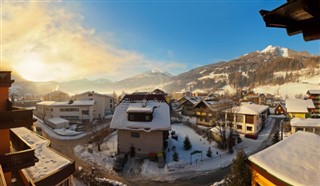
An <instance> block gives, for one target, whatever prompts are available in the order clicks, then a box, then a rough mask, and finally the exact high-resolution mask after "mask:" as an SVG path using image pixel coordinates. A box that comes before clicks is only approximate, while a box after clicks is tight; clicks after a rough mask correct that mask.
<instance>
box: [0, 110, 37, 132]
mask: <svg viewBox="0 0 320 186" xmlns="http://www.w3.org/2000/svg"><path fill="white" fill-rule="evenodd" d="M32 123H33V120H32V110H26V109H22V108H16V107H14V108H13V110H12V111H4V112H0V129H9V128H16V127H28V128H30V127H31V125H32Z"/></svg>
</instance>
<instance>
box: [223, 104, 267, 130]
mask: <svg viewBox="0 0 320 186" xmlns="http://www.w3.org/2000/svg"><path fill="white" fill-rule="evenodd" d="M224 112H225V116H226V118H227V119H226V120H229V121H230V119H228V118H229V117H230V115H233V118H231V120H232V121H233V123H235V126H233V127H234V128H235V130H236V131H238V132H239V133H243V134H249V133H253V134H256V133H258V132H259V131H260V130H261V129H262V128H263V127H264V123H265V122H266V119H267V118H268V114H269V107H268V106H264V105H257V104H254V103H243V104H241V105H240V106H234V107H232V108H231V109H227V110H225V111H224ZM231 117H232V116H231Z"/></svg>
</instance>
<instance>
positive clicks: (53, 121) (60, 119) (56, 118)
mask: <svg viewBox="0 0 320 186" xmlns="http://www.w3.org/2000/svg"><path fill="white" fill-rule="evenodd" d="M48 121H49V122H51V123H53V124H59V123H66V122H67V123H69V121H68V120H66V119H63V118H60V117H54V118H49V119H48Z"/></svg>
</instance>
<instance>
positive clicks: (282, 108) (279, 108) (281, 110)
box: [274, 103, 287, 116]
mask: <svg viewBox="0 0 320 186" xmlns="http://www.w3.org/2000/svg"><path fill="white" fill-rule="evenodd" d="M274 114H275V115H285V116H286V115H287V110H286V108H285V106H283V105H282V104H281V103H279V104H278V105H277V106H276V107H275V108H274Z"/></svg>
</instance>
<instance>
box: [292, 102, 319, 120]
mask: <svg viewBox="0 0 320 186" xmlns="http://www.w3.org/2000/svg"><path fill="white" fill-rule="evenodd" d="M286 107H287V112H288V114H289V117H290V118H308V117H310V116H311V113H313V112H314V109H315V106H314V104H313V102H312V100H311V99H307V100H303V99H287V100H286Z"/></svg>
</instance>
